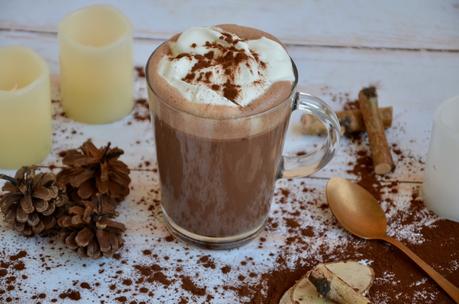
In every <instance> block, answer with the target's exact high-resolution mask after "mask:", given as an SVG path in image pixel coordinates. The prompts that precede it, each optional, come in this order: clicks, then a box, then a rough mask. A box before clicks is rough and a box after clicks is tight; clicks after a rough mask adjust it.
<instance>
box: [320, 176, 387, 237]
mask: <svg viewBox="0 0 459 304" xmlns="http://www.w3.org/2000/svg"><path fill="white" fill-rule="evenodd" d="M326 193H327V201H328V204H329V206H330V209H331V210H332V212H333V214H334V215H335V217H336V218H337V219H338V221H339V222H340V224H341V225H342V226H343V227H344V228H345V229H346V230H347V231H349V232H351V233H352V234H354V235H356V236H358V237H361V238H364V239H379V238H381V237H383V236H385V235H386V229H387V221H386V216H385V214H384V211H383V210H382V209H381V207H380V206H379V203H378V201H377V200H376V199H375V198H374V196H373V195H371V193H370V192H368V191H367V190H365V189H364V188H362V187H360V186H358V185H356V184H354V183H351V182H350V181H348V180H346V179H344V178H340V177H334V178H332V179H330V181H329V182H328V183H327V190H326Z"/></svg>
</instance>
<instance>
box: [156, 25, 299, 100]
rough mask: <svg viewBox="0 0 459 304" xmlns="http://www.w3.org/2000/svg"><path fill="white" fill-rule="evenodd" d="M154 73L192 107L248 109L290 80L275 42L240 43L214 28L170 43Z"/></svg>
mask: <svg viewBox="0 0 459 304" xmlns="http://www.w3.org/2000/svg"><path fill="white" fill-rule="evenodd" d="M170 50H171V54H170V55H169V56H164V57H163V58H162V59H161V61H160V63H159V66H158V73H159V74H160V75H161V76H162V77H163V78H164V79H166V80H167V81H168V83H169V84H170V85H172V86H173V87H174V88H176V89H177V90H178V91H179V92H180V93H181V94H182V95H183V97H185V99H187V100H188V101H190V102H195V103H201V104H213V105H225V106H233V107H238V106H239V107H240V106H242V107H243V106H247V105H249V104H250V103H251V102H253V101H254V100H256V99H257V98H258V97H260V96H261V95H263V94H264V93H265V92H266V91H267V90H268V89H269V88H270V86H271V85H272V84H273V83H275V82H277V81H292V82H293V81H294V79H295V76H294V74H293V68H292V64H291V61H290V57H289V56H288V54H287V52H286V51H285V49H284V48H283V47H282V45H280V44H279V43H277V42H275V41H273V40H271V39H268V38H266V37H261V38H260V39H256V40H243V39H241V38H240V37H238V36H237V35H235V34H233V33H228V32H225V31H223V30H222V29H220V28H217V27H193V28H190V29H188V30H186V31H184V32H183V33H182V34H181V35H180V36H179V37H178V39H177V41H176V42H170Z"/></svg>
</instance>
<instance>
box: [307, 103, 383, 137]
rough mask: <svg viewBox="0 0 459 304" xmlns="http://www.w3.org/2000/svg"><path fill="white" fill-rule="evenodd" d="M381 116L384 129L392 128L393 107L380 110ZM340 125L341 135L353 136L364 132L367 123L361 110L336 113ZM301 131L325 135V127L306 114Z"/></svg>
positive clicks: (308, 133)
mask: <svg viewBox="0 0 459 304" xmlns="http://www.w3.org/2000/svg"><path fill="white" fill-rule="evenodd" d="M378 111H379V115H380V116H381V120H382V122H383V125H384V128H386V129H387V128H389V127H391V126H392V107H384V108H379V109H378ZM336 116H337V117H338V120H339V123H340V124H341V134H352V133H355V132H364V131H366V129H365V123H364V122H363V118H362V112H361V111H360V110H348V111H340V112H336ZM301 130H302V132H303V133H304V134H307V135H324V134H325V133H326V131H327V130H326V128H325V126H324V125H323V124H322V123H321V122H320V120H319V119H317V118H316V117H315V116H312V115H309V114H304V115H303V116H302V117H301Z"/></svg>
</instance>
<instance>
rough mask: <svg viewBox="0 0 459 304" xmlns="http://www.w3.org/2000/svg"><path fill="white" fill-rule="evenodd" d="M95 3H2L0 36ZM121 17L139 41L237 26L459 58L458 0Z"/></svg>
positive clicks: (167, 6) (247, 6) (225, 7)
mask: <svg viewBox="0 0 459 304" xmlns="http://www.w3.org/2000/svg"><path fill="white" fill-rule="evenodd" d="M98 2H100V1H95V0H77V1H59V0H47V1H45V0H38V1H33V4H32V3H31V2H30V1H27V0H15V1H8V0H2V1H0V29H1V28H3V29H18V30H30V31H46V32H55V31H56V29H57V24H58V23H59V21H60V20H61V19H62V18H63V17H64V16H65V15H66V14H68V13H69V12H71V11H73V10H75V9H78V8H80V7H83V6H86V5H89V4H91V3H98ZM103 2H104V3H111V4H113V5H114V6H116V7H118V8H119V9H120V10H122V11H123V12H124V13H125V14H126V15H127V16H128V17H129V18H130V20H131V21H132V23H133V25H134V28H135V35H136V36H137V37H148V38H160V39H165V38H168V37H170V36H171V35H172V34H173V33H176V32H180V31H182V30H183V29H185V28H187V27H190V26H196V25H212V24H219V23H238V24H245V25H249V26H254V27H257V28H261V29H264V30H266V31H268V32H270V33H273V34H275V35H277V36H278V37H279V38H280V39H281V40H282V41H284V42H286V43H290V44H300V45H320V46H340V47H348V46H353V47H370V48H408V49H431V50H454V51H459V31H458V29H459V18H458V16H459V1H458V0H442V1H429V0H406V1H397V0H390V1H365V0H353V1H350V0H347V1H333V0H324V1H302V0H287V1H275V0H269V1H244V0H235V1H224V2H223V1H187V0H179V1H164V0H154V1H152V0H137V1H134V2H131V1H121V0H111V1H103Z"/></svg>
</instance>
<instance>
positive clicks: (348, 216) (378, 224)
mask: <svg viewBox="0 0 459 304" xmlns="http://www.w3.org/2000/svg"><path fill="white" fill-rule="evenodd" d="M326 193H327V200H328V204H329V206H330V209H331V210H332V212H333V214H334V215H335V216H336V218H337V219H338V221H339V222H340V224H341V225H342V226H343V227H344V229H346V230H347V231H349V232H350V233H352V234H354V235H356V236H358V237H361V238H364V239H368V240H383V241H386V242H388V243H391V244H392V245H394V246H395V247H397V248H398V249H400V250H401V251H403V252H404V253H405V254H406V255H407V256H409V257H410V258H411V260H413V262H415V263H416V264H417V265H418V266H419V267H421V269H422V270H424V271H425V272H426V273H427V274H428V275H429V276H430V277H431V278H432V279H433V280H434V281H435V282H437V284H438V285H440V287H441V288H443V290H444V291H445V292H446V293H447V294H448V295H449V296H450V297H451V298H452V299H453V300H454V301H455V302H456V303H459V288H457V287H456V286H454V285H453V284H451V282H449V281H448V280H447V279H445V278H444V277H443V276H442V275H441V274H439V273H438V272H437V271H435V269H433V268H432V267H431V266H429V265H428V264H427V263H426V262H424V261H423V260H422V259H421V258H420V257H418V256H417V255H416V254H415V253H414V252H413V251H411V250H410V249H409V248H408V247H406V246H405V245H403V244H402V243H401V242H400V241H398V240H396V239H394V238H391V237H389V236H388V235H387V234H386V229H387V221H386V216H385V214H384V211H383V210H382V209H381V207H380V206H379V204H378V201H377V200H376V199H375V198H374V197H373V196H372V195H371V194H370V193H369V192H368V191H366V190H365V189H364V188H362V187H361V186H359V185H357V184H354V183H352V182H350V181H348V180H346V179H344V178H340V177H333V178H331V179H330V180H329V181H328V183H327V189H326Z"/></svg>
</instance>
